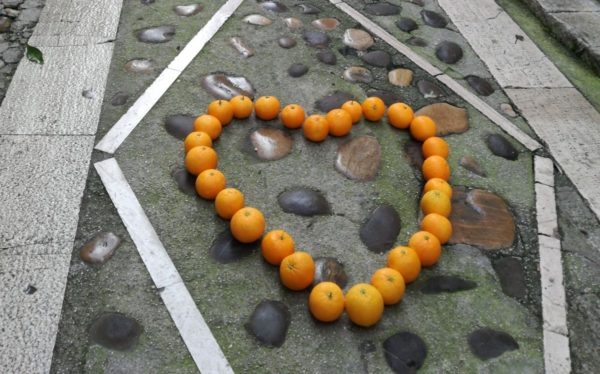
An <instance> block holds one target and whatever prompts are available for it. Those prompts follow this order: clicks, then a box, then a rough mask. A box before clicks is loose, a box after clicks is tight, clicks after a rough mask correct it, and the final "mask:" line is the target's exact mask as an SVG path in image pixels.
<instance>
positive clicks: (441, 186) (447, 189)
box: [423, 178, 452, 199]
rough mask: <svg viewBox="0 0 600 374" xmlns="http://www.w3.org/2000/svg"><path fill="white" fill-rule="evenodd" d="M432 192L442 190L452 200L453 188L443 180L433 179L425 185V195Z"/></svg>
mask: <svg viewBox="0 0 600 374" xmlns="http://www.w3.org/2000/svg"><path fill="white" fill-rule="evenodd" d="M431 190H440V191H442V192H443V193H445V194H446V195H448V197H449V198H451V199H452V186H450V183H448V182H446V181H445V180H443V179H442V178H431V179H430V180H428V181H427V182H426V183H425V186H424V187H423V193H425V192H428V191H431Z"/></svg>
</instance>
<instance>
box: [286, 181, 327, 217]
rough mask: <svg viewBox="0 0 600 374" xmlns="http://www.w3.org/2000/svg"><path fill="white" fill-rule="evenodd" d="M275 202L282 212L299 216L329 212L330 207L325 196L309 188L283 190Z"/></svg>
mask: <svg viewBox="0 0 600 374" xmlns="http://www.w3.org/2000/svg"><path fill="white" fill-rule="evenodd" d="M277 202H278V203H279V206H280V207H281V209H283V211H284V212H286V213H293V214H297V215H299V216H306V217H310V216H316V215H326V214H331V207H330V206H329V202H328V201H327V199H326V198H325V196H323V194H322V193H321V192H319V191H315V190H313V189H310V188H304V187H295V188H294V189H291V190H288V191H284V192H282V193H281V194H280V195H279V196H278V197H277Z"/></svg>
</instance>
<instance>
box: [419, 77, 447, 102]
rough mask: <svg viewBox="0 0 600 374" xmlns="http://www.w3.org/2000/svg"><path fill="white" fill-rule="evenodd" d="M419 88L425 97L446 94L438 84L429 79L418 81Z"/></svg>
mask: <svg viewBox="0 0 600 374" xmlns="http://www.w3.org/2000/svg"><path fill="white" fill-rule="evenodd" d="M417 88H418V89H419V92H420V93H421V95H423V97H424V98H426V99H430V98H436V97H440V96H444V91H442V89H441V88H440V87H439V86H438V85H436V84H435V83H431V82H430V81H428V80H424V79H421V80H420V81H418V82H417Z"/></svg>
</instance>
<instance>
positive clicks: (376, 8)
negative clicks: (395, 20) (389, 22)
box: [363, 1, 402, 16]
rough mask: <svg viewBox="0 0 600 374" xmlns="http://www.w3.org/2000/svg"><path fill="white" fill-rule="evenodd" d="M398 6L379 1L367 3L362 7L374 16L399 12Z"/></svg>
mask: <svg viewBox="0 0 600 374" xmlns="http://www.w3.org/2000/svg"><path fill="white" fill-rule="evenodd" d="M401 9H402V8H400V7H399V6H398V5H394V4H390V3H388V2H387V1H384V2H381V3H374V4H367V5H365V7H364V8H363V10H364V11H365V13H367V14H371V15H374V16H393V15H396V14H398V13H400V10H401Z"/></svg>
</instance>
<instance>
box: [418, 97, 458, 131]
mask: <svg viewBox="0 0 600 374" xmlns="http://www.w3.org/2000/svg"><path fill="white" fill-rule="evenodd" d="M422 115H424V116H429V117H431V118H432V119H433V121H434V122H435V124H436V125H437V132H436V134H437V135H438V136H444V135H448V134H460V133H462V132H465V131H467V130H468V129H469V114H468V113H467V110H466V109H465V108H459V107H455V106H454V105H450V104H448V103H434V104H430V105H427V106H424V107H423V108H421V109H419V110H417V111H416V112H415V116H422Z"/></svg>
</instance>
